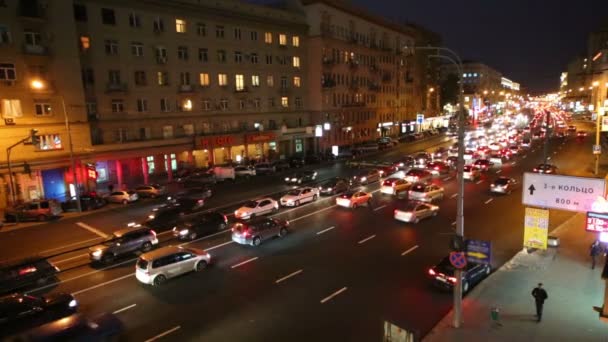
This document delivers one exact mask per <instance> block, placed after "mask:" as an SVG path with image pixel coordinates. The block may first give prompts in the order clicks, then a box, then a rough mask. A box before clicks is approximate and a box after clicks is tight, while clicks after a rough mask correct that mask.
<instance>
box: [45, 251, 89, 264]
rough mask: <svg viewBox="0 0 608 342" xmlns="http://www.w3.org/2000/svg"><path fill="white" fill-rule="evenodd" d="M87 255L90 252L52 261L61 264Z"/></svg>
mask: <svg viewBox="0 0 608 342" xmlns="http://www.w3.org/2000/svg"><path fill="white" fill-rule="evenodd" d="M86 256H88V254H86V253H85V254H78V255H77V256H73V257H71V258H67V259H61V260H57V261H52V263H53V264H54V265H56V264H61V263H64V262H68V261H71V260H74V259H80V258H82V257H86Z"/></svg>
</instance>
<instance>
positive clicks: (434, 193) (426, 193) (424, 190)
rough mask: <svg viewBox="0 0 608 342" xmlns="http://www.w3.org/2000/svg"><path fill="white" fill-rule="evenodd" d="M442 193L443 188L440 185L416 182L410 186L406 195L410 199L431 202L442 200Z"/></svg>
mask: <svg viewBox="0 0 608 342" xmlns="http://www.w3.org/2000/svg"><path fill="white" fill-rule="evenodd" d="M443 193H444V190H443V188H442V187H440V186H437V185H435V184H422V183H418V184H414V185H413V186H412V188H411V189H410V191H408V193H407V195H408V199H410V200H416V201H423V202H433V201H435V200H442V199H443Z"/></svg>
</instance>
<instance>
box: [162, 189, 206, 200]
mask: <svg viewBox="0 0 608 342" xmlns="http://www.w3.org/2000/svg"><path fill="white" fill-rule="evenodd" d="M211 196H213V190H211V188H210V187H208V186H205V185H203V186H199V187H193V188H187V189H184V190H182V191H180V192H177V193H174V194H171V195H168V196H167V202H172V201H175V200H177V199H181V198H190V199H196V200H202V201H203V202H204V201H205V200H206V199H207V198H209V197H211Z"/></svg>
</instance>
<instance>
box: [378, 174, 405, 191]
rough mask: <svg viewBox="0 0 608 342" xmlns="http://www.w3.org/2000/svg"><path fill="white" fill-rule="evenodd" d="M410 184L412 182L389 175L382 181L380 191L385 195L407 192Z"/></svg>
mask: <svg viewBox="0 0 608 342" xmlns="http://www.w3.org/2000/svg"><path fill="white" fill-rule="evenodd" d="M411 186H412V183H409V182H408V181H406V180H405V179H402V178H394V177H391V178H387V179H385V180H384V182H382V186H381V187H380V192H381V193H383V194H387V195H400V194H402V193H404V192H407V191H408V190H409V189H410V187H411Z"/></svg>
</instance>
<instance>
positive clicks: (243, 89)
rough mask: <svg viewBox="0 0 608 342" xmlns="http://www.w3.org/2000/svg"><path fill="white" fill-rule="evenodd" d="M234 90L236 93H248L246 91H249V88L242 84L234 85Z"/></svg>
mask: <svg viewBox="0 0 608 342" xmlns="http://www.w3.org/2000/svg"><path fill="white" fill-rule="evenodd" d="M234 92H235V93H237V94H238V93H248V92H249V88H248V87H246V86H243V87H235V88H234Z"/></svg>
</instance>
